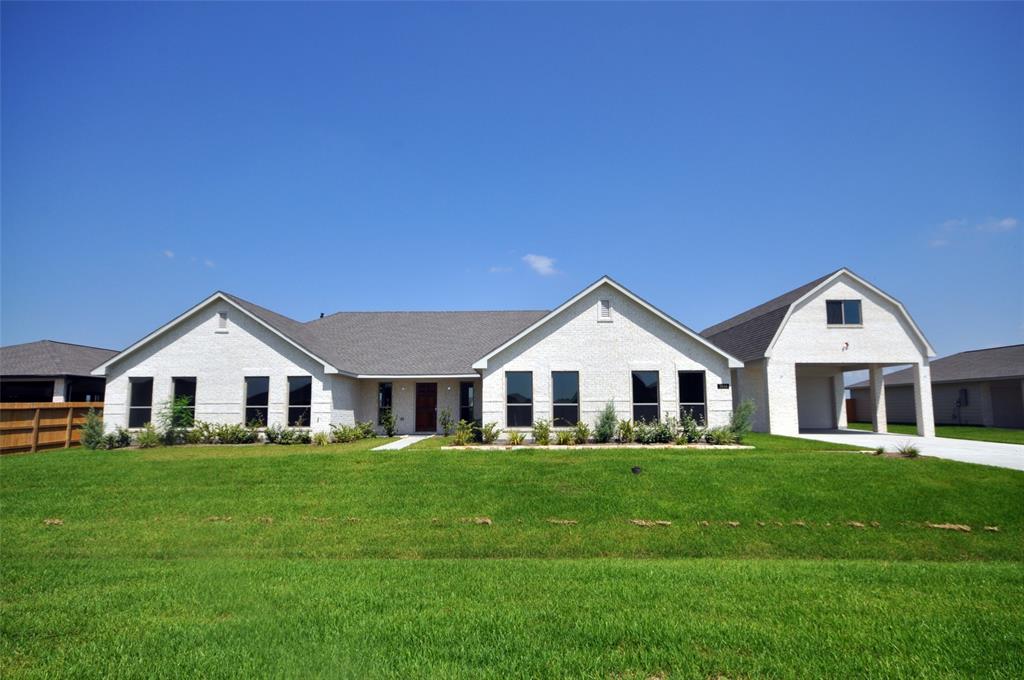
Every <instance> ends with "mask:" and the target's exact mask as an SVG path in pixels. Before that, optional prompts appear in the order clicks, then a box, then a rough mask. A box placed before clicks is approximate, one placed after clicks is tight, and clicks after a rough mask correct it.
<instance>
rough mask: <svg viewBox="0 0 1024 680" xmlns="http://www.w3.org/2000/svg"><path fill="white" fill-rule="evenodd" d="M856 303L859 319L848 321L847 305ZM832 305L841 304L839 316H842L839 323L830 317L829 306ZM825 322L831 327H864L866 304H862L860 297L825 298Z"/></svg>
mask: <svg viewBox="0 0 1024 680" xmlns="http://www.w3.org/2000/svg"><path fill="white" fill-rule="evenodd" d="M854 303H855V304H856V305H857V316H858V320H857V321H850V322H848V321H847V320H846V317H847V313H846V306H847V305H851V304H854ZM830 305H839V318H840V321H839V322H838V323H836V322H834V321H831V320H830V319H829V306H830ZM825 324H826V325H827V326H828V327H829V328H860V327H863V326H864V305H863V304H862V300H860V299H851V298H843V299H835V300H825Z"/></svg>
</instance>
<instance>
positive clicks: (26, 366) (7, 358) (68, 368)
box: [0, 340, 117, 377]
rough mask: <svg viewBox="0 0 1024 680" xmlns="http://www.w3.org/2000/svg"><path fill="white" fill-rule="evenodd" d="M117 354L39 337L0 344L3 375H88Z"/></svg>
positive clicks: (0, 370) (1, 371)
mask: <svg viewBox="0 0 1024 680" xmlns="http://www.w3.org/2000/svg"><path fill="white" fill-rule="evenodd" d="M115 354H117V351H115V350H112V349H101V348H99V347H87V346H85V345H72V344H71V343H67V342H57V341H56V340H39V341H36V342H27V343H24V344H21V345H9V346H7V347H0V375H3V376H16V375H17V376H53V377H57V376H62V375H74V376H88V375H89V372H90V371H92V369H94V368H96V367H97V366H99V365H100V364H102V363H103V362H104V361H106V360H107V359H109V358H111V357H112V356H114V355H115Z"/></svg>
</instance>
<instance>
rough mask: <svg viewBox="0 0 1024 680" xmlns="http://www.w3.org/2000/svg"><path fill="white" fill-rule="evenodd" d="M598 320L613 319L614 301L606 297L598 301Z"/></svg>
mask: <svg viewBox="0 0 1024 680" xmlns="http://www.w3.org/2000/svg"><path fill="white" fill-rule="evenodd" d="M597 320H598V321H611V320H612V301H611V300H609V299H607V298H604V299H602V300H599V301H598V304H597Z"/></svg>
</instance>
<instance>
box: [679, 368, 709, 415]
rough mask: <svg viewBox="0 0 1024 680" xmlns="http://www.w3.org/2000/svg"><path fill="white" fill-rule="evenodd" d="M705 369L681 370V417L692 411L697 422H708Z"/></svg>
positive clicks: (691, 413)
mask: <svg viewBox="0 0 1024 680" xmlns="http://www.w3.org/2000/svg"><path fill="white" fill-rule="evenodd" d="M704 384H705V378H704V372H703V371H679V417H680V418H682V417H683V413H685V412H686V411H689V412H690V415H692V416H693V417H694V418H695V419H696V420H697V422H699V423H707V417H708V414H707V396H706V395H707V393H706V392H705V390H704Z"/></svg>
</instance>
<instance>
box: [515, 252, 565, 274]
mask: <svg viewBox="0 0 1024 680" xmlns="http://www.w3.org/2000/svg"><path fill="white" fill-rule="evenodd" d="M523 262H525V263H526V264H528V265H529V266H530V268H531V269H532V270H533V271H535V272H537V273H538V274H540V275H541V276H551V275H552V274H557V273H558V271H557V270H556V269H555V261H554V259H552V258H550V257H548V256H547V255H533V254H530V255H523Z"/></svg>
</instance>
